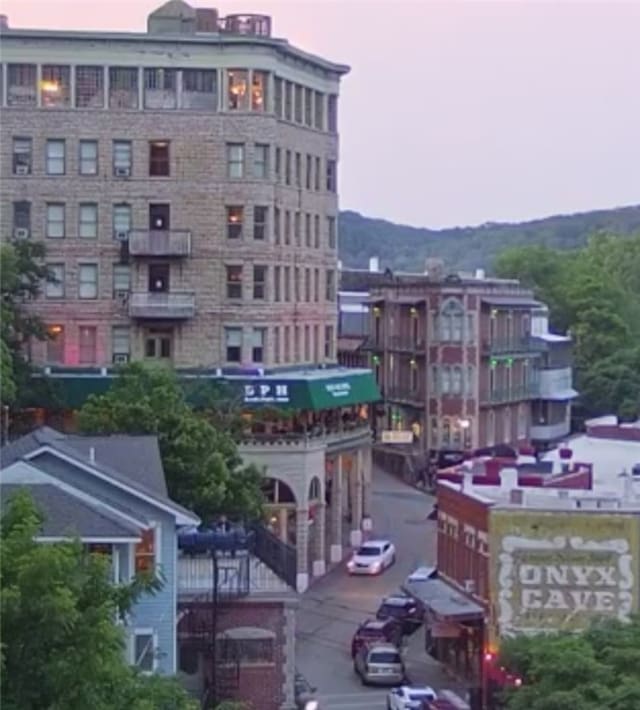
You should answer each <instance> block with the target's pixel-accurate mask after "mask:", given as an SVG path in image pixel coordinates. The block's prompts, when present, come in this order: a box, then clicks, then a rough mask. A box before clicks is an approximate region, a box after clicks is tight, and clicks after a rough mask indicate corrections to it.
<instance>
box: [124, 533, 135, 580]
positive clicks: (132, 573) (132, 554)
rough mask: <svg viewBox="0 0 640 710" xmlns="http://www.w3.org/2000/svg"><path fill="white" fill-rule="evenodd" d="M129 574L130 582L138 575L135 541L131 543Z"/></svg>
mask: <svg viewBox="0 0 640 710" xmlns="http://www.w3.org/2000/svg"><path fill="white" fill-rule="evenodd" d="M127 568H128V569H127V572H128V573H129V576H128V578H127V580H126V581H127V582H130V581H131V580H132V579H133V578H134V577H135V576H136V548H135V545H134V543H132V542H130V543H129V563H128V565H127Z"/></svg>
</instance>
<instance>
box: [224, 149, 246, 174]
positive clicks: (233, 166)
mask: <svg viewBox="0 0 640 710" xmlns="http://www.w3.org/2000/svg"><path fill="white" fill-rule="evenodd" d="M244 173H245V146H244V143H227V177H228V178H229V179H231V180H242V179H243V178H244Z"/></svg>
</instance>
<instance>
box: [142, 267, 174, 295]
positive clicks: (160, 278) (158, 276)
mask: <svg viewBox="0 0 640 710" xmlns="http://www.w3.org/2000/svg"><path fill="white" fill-rule="evenodd" d="M147 276H148V279H149V284H148V285H149V291H150V292H151V293H168V292H169V290H170V284H171V267H170V265H169V264H164V263H163V264H149V271H148V274H147Z"/></svg>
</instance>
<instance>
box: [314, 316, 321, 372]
mask: <svg viewBox="0 0 640 710" xmlns="http://www.w3.org/2000/svg"><path fill="white" fill-rule="evenodd" d="M313 362H316V363H317V362H320V326H319V325H317V324H316V325H314V326H313Z"/></svg>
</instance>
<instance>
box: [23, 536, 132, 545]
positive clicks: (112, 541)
mask: <svg viewBox="0 0 640 710" xmlns="http://www.w3.org/2000/svg"><path fill="white" fill-rule="evenodd" d="M34 539H35V540H36V542H70V541H71V540H78V539H79V540H80V542H82V543H85V544H92V543H95V544H105V545H118V544H120V543H121V542H140V540H141V539H142V538H139V537H81V536H78V535H38V536H37V537H36V538H34Z"/></svg>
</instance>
